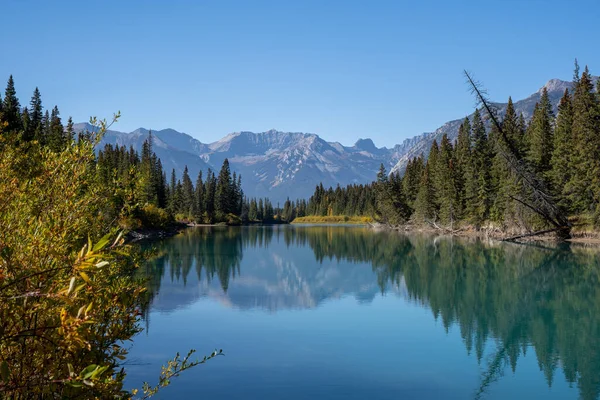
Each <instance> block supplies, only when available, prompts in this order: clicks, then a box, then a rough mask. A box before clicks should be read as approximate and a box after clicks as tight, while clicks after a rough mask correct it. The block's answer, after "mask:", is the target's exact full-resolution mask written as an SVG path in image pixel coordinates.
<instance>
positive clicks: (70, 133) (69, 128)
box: [66, 117, 75, 144]
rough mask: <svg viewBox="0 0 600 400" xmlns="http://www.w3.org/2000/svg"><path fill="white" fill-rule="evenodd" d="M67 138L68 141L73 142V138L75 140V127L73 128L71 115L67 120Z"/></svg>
mask: <svg viewBox="0 0 600 400" xmlns="http://www.w3.org/2000/svg"><path fill="white" fill-rule="evenodd" d="M66 136H67V137H66V139H67V143H69V144H70V143H71V142H72V141H73V140H75V129H74V128H73V118H72V117H69V120H68V121H67V132H66Z"/></svg>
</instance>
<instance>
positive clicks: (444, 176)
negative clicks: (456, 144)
mask: <svg viewBox="0 0 600 400" xmlns="http://www.w3.org/2000/svg"><path fill="white" fill-rule="evenodd" d="M453 153H454V152H453V148H452V144H451V143H450V139H448V135H446V134H444V136H443V137H442V141H441V145H440V153H439V157H438V161H437V168H436V169H437V179H438V190H439V192H438V204H439V216H440V220H441V222H442V223H444V224H449V223H452V222H453V221H455V220H456V218H457V209H458V208H459V204H458V203H459V202H458V197H457V190H456V169H455V168H454V162H453V161H454V160H453V157H454V154H453Z"/></svg>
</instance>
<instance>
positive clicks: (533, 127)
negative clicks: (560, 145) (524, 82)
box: [527, 87, 554, 176]
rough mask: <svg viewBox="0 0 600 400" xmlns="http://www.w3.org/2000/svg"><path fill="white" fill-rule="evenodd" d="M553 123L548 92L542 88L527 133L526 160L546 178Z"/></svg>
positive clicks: (548, 168) (551, 149)
mask: <svg viewBox="0 0 600 400" xmlns="http://www.w3.org/2000/svg"><path fill="white" fill-rule="evenodd" d="M553 122H554V113H553V112H552V104H551V103H550V99H549V98H548V91H547V90H546V88H545V87H544V89H543V91H542V97H541V99H540V102H539V103H538V104H536V107H535V112H534V114H533V117H532V120H531V124H530V125H529V129H528V131H527V138H528V141H529V154H528V159H529V161H530V162H531V163H532V165H533V166H534V168H535V170H536V172H538V173H539V174H540V175H541V176H546V175H547V173H548V171H550V167H551V165H550V159H551V158H552V151H553V144H554V143H553V134H554V132H553V126H552V125H553Z"/></svg>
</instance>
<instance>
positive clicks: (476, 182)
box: [465, 109, 492, 226]
mask: <svg viewBox="0 0 600 400" xmlns="http://www.w3.org/2000/svg"><path fill="white" fill-rule="evenodd" d="M471 125H472V134H473V150H472V156H471V165H470V169H469V172H468V173H467V175H466V179H465V198H466V199H465V203H466V214H467V217H468V219H469V220H470V221H471V222H472V223H473V224H474V225H475V226H480V225H481V224H482V223H483V222H484V221H485V220H486V219H487V218H488V215H489V210H490V203H491V195H492V182H491V174H490V165H491V162H492V151H491V146H490V143H489V140H488V136H487V134H486V132H485V126H484V124H483V120H482V119H481V114H480V112H479V110H478V109H476V110H475V113H474V115H473V122H472V124H471Z"/></svg>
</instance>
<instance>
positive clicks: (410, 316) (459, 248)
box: [127, 226, 600, 399]
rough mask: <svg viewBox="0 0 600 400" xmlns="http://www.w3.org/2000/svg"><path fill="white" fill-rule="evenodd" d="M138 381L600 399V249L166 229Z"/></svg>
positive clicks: (246, 393)
mask: <svg viewBox="0 0 600 400" xmlns="http://www.w3.org/2000/svg"><path fill="white" fill-rule="evenodd" d="M155 246H156V247H157V250H158V254H159V257H158V258H156V259H154V260H153V261H151V262H149V263H148V265H147V266H146V267H145V268H144V270H143V271H142V273H143V274H144V275H145V276H147V277H148V278H149V283H148V285H149V290H150V292H151V293H152V300H151V302H150V304H149V307H148V312H147V316H146V320H145V323H146V328H147V329H146V331H145V332H143V333H141V334H140V335H138V336H137V337H136V338H135V339H134V341H133V345H132V349H131V354H130V357H129V359H128V361H127V364H128V365H127V370H128V379H127V385H128V387H136V386H137V387H139V386H140V385H141V382H142V381H144V380H146V381H149V382H154V381H156V379H157V377H158V374H159V372H160V365H161V364H164V363H165V362H166V361H167V360H168V359H170V358H172V357H173V356H174V354H175V353H176V352H178V351H179V352H181V353H185V352H187V350H189V349H190V348H195V349H197V350H198V353H199V354H208V353H210V352H211V351H212V350H214V349H215V348H222V349H223V350H224V352H225V353H226V356H224V357H218V358H216V359H214V360H211V361H210V362H209V363H207V364H205V365H200V366H198V367H196V368H194V369H193V370H190V371H187V372H185V373H184V374H183V375H182V376H181V377H178V378H176V379H175V380H174V381H173V384H172V386H170V387H169V388H167V389H165V390H164V391H162V392H161V393H160V395H159V398H165V399H178V398H224V399H281V398H287V399H308V398H320V399H365V398H370V399H399V398H402V399H439V398H446V399H469V398H473V399H478V398H481V399H506V398H514V399H520V398H544V399H576V398H582V399H598V398H600V395H599V394H600V314H599V313H598V311H599V310H600V286H599V280H600V252H599V251H598V250H596V249H583V248H568V247H560V248H552V247H546V246H523V245H514V244H498V243H496V244H490V243H484V242H481V241H479V240H474V239H457V238H432V237H427V236H417V235H415V236H402V235H399V234H397V233H393V232H375V231H372V230H370V229H368V228H365V227H351V226H319V227H310V226H300V227H294V226H277V227H241V228H226V227H199V228H193V229H188V230H187V231H185V232H184V233H183V234H181V235H178V236H176V237H174V238H171V239H167V240H165V241H163V242H160V243H155Z"/></svg>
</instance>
